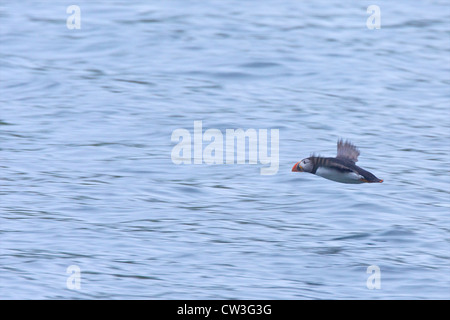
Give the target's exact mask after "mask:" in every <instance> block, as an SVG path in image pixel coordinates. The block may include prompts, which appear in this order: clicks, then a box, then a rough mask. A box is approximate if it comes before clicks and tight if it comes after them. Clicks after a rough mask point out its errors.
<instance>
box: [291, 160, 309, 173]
mask: <svg viewBox="0 0 450 320" xmlns="http://www.w3.org/2000/svg"><path fill="white" fill-rule="evenodd" d="M313 167H314V166H313V163H312V161H311V159H310V158H305V159H303V160H302V161H299V162H297V163H296V164H294V166H293V167H292V172H310V173H311V172H312V170H313Z"/></svg>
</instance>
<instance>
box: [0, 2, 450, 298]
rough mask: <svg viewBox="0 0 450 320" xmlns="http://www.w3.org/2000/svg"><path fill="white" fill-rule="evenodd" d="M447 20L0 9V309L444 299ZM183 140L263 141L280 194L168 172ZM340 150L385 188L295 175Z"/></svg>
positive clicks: (402, 9) (244, 10)
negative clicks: (34, 302) (76, 17)
mask: <svg viewBox="0 0 450 320" xmlns="http://www.w3.org/2000/svg"><path fill="white" fill-rule="evenodd" d="M72 4H76V5H78V6H79V8H80V10H81V11H80V19H81V20H80V21H81V24H80V26H81V29H69V28H68V27H67V25H66V23H67V21H66V20H67V18H68V17H69V16H70V14H68V13H67V12H66V9H67V7H68V6H69V5H72ZM370 5H378V6H379V8H380V10H381V28H380V29H369V28H368V27H367V25H366V21H367V19H368V18H369V17H370V15H371V13H368V12H367V8H368V7H369V6H370ZM449 21H450V6H449V3H448V1H444V0H442V1H425V0H424V1H414V2H411V1H395V2H392V1H385V0H380V1H377V2H376V3H374V2H370V1H294V0H285V1H275V0H273V1H237V0H233V1H209V2H205V1H181V0H173V1H113V2H110V1H77V2H76V3H72V2H68V1H51V2H50V1H37V0H36V1H2V2H1V4H0V254H1V255H0V298H2V299H449V298H450V194H449V191H450V184H449V173H450V172H449V167H450V107H449V106H450V104H449V102H450V90H449V89H450V87H449V85H450V58H449V57H450V55H449V51H450V22H449ZM194 121H202V125H203V131H206V130H208V129H217V130H219V131H220V132H222V133H223V134H225V132H226V130H227V129H238V128H242V129H244V130H247V129H255V130H257V131H259V130H263V129H268V130H270V129H278V130H279V170H278V172H277V174H275V175H261V174H260V173H261V171H260V169H261V168H262V167H264V166H265V165H264V164H263V163H261V162H259V161H258V163H257V164H234V165H233V164H215V165H207V164H205V163H203V164H180V165H177V164H175V163H174V162H173V159H172V157H171V154H172V150H173V148H174V146H175V145H176V142H173V141H172V140H171V136H172V133H173V132H174V130H177V129H183V128H184V129H186V130H188V131H189V132H190V133H191V134H193V130H194ZM338 138H347V139H350V140H351V141H352V142H353V143H355V144H356V145H357V146H358V147H359V149H360V151H361V156H360V159H359V162H358V165H360V166H361V167H363V168H365V169H367V170H369V171H371V172H373V173H374V174H375V175H376V176H377V177H379V178H381V179H384V183H382V184H360V185H348V184H340V183H336V182H333V181H329V180H326V179H323V178H321V177H318V176H314V175H311V174H306V173H303V174H300V173H293V172H291V168H292V166H293V164H294V163H295V162H297V161H299V160H301V159H302V158H305V157H308V156H309V155H310V154H311V153H312V152H315V153H318V154H322V155H325V156H334V155H335V152H336V151H335V149H336V141H337V139H338ZM207 145H208V143H206V142H205V143H204V147H206V146H207ZM192 156H193V155H192ZM69 266H77V267H78V268H79V270H80V277H81V278H80V279H81V281H80V283H79V284H80V287H79V288H74V287H73V286H71V284H73V282H71V280H72V279H73V278H71V277H73V276H74V275H73V274H71V273H70V272H69V273H67V268H68V267H69ZM369 266H377V267H378V268H379V270H380V273H379V274H377V275H375V274H371V273H367V268H368V267H369ZM373 276H378V280H379V282H378V284H379V286H378V288H373V289H371V286H370V285H369V286H368V280H369V282H370V283H372V282H371V279H373V278H370V277H373ZM374 283H375V282H374Z"/></svg>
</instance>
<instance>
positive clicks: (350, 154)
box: [292, 139, 383, 184]
mask: <svg viewBox="0 0 450 320" xmlns="http://www.w3.org/2000/svg"><path fill="white" fill-rule="evenodd" d="M359 154H360V152H359V150H358V148H356V147H355V145H353V144H352V143H351V142H350V141H348V140H346V141H344V140H342V139H339V140H338V142H337V155H336V157H335V158H331V157H321V156H316V155H314V154H313V155H311V156H310V157H309V158H305V159H303V160H302V161H299V162H297V163H296V164H295V165H294V166H293V167H292V171H293V172H309V173H312V174H315V175H318V176H321V177H324V178H326V179H329V180H333V181H337V182H340V183H353V184H356V183H365V182H367V183H375V182H378V183H382V182H383V180H382V179H379V178H377V177H376V176H375V175H374V174H372V173H370V172H369V171H367V170H364V169H362V168H360V167H358V166H357V165H356V164H355V163H356V162H357V161H358V156H359Z"/></svg>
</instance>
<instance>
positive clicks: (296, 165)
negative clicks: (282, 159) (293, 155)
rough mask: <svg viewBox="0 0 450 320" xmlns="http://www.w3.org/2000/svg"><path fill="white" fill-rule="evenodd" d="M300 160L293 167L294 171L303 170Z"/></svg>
mask: <svg viewBox="0 0 450 320" xmlns="http://www.w3.org/2000/svg"><path fill="white" fill-rule="evenodd" d="M299 163H300V161H299V162H297V163H296V164H294V166H293V167H292V172H303V168H302V166H301V165H299Z"/></svg>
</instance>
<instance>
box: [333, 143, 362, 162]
mask: <svg viewBox="0 0 450 320" xmlns="http://www.w3.org/2000/svg"><path fill="white" fill-rule="evenodd" d="M358 156H359V150H358V148H356V147H355V146H354V145H353V144H352V143H351V142H350V141H348V140H347V141H344V140H342V139H339V140H338V142H337V156H336V158H338V159H345V160H350V161H353V162H357V161H358Z"/></svg>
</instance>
